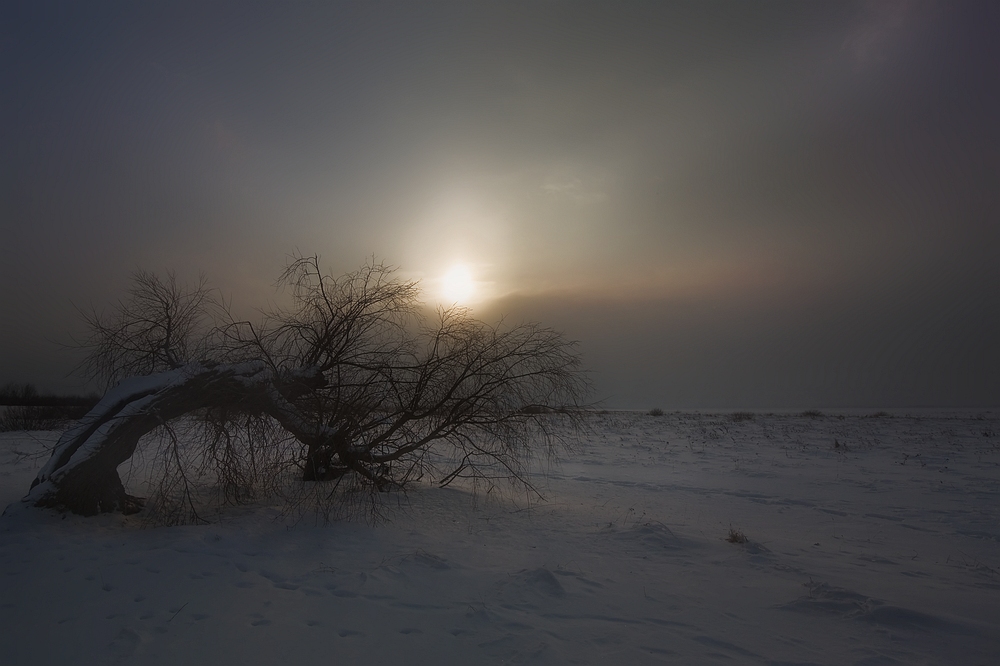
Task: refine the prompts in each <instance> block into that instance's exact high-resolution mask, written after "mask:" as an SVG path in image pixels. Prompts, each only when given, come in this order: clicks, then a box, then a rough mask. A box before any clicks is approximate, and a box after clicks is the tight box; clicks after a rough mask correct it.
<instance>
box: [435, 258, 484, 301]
mask: <svg viewBox="0 0 1000 666" xmlns="http://www.w3.org/2000/svg"><path fill="white" fill-rule="evenodd" d="M475 294H476V281H475V280H474V279H472V273H471V272H470V271H469V269H468V268H467V267H466V266H462V265H457V266H452V267H451V268H450V269H448V272H447V273H445V274H444V275H443V276H442V277H441V299H442V300H443V301H444V302H446V303H458V304H461V303H467V302H469V301H470V300H472V298H473V296H475Z"/></svg>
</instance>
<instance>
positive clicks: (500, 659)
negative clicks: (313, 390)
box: [0, 411, 1000, 665]
mask: <svg viewBox="0 0 1000 666" xmlns="http://www.w3.org/2000/svg"><path fill="white" fill-rule="evenodd" d="M590 425H591V430H590V432H588V433H587V434H585V435H584V436H582V437H581V438H580V439H579V441H578V442H577V443H576V445H575V448H574V450H572V451H570V452H566V453H563V454H562V455H561V458H560V461H558V462H556V463H554V464H553V465H551V466H550V467H549V468H548V470H547V472H546V473H545V474H544V475H540V476H539V477H538V478H537V479H536V480H537V484H538V486H539V489H540V490H541V492H542V494H543V495H544V501H540V500H532V501H530V502H528V501H527V500H526V498H524V497H523V496H518V497H514V498H513V499H510V498H507V499H499V500H494V499H491V498H489V497H484V496H479V497H476V498H473V497H472V496H471V495H470V494H469V493H467V492H465V491H464V490H461V489H453V488H445V489H440V488H436V487H432V486H426V487H420V488H417V489H415V490H414V491H412V492H410V493H409V494H408V496H407V498H406V504H405V505H403V506H400V507H398V508H394V509H393V511H392V520H391V522H388V523H385V524H380V525H376V526H371V525H368V524H366V523H364V522H337V523H332V524H329V525H325V526H323V525H315V524H313V523H312V522H309V521H299V522H298V523H296V524H290V523H289V522H288V520H287V519H284V518H282V517H281V515H280V512H279V510H278V508H276V507H270V506H257V507H253V508H238V509H233V510H231V511H228V512H226V513H225V514H224V515H223V520H222V522H221V523H218V524H212V525H199V526H194V525H192V526H184V527H170V528H150V527H144V526H143V523H142V514H139V515H137V516H131V517H127V518H126V517H123V516H111V515H107V516H99V517H96V518H81V517H78V516H73V515H68V516H64V515H61V514H58V513H54V512H48V511H40V510H34V509H26V508H25V507H24V506H23V505H21V504H20V502H19V501H18V500H19V498H20V497H21V496H22V495H24V494H25V493H26V491H27V489H28V486H29V484H30V482H31V479H32V478H33V477H34V475H35V473H36V472H37V470H38V469H39V468H40V467H41V465H42V464H44V462H45V459H46V458H45V456H44V451H45V449H46V447H51V446H52V445H53V444H54V443H55V441H56V439H57V438H58V433H24V432H18V433H2V434H0V502H2V503H3V504H4V505H6V504H8V503H13V505H12V506H11V507H10V509H9V510H8V511H7V513H6V515H4V517H3V518H2V519H0V581H2V583H0V585H2V587H0V626H2V627H3V631H2V632H0V661H2V662H3V663H5V664H53V663H73V664H84V665H85V664H108V663H128V664H177V663H214V664H274V663H293V664H329V663H357V664H390V663H392V664H403V663H406V664H414V663H416V664H442V663H443V664H474V663H487V664H488V663H497V664H500V663H534V664H566V663H573V664H647V663H648V664H654V663H681V664H712V663H730V664H732V663H746V664H870V665H875V664H993V663H997V661H998V659H1000V415H998V414H997V413H996V412H989V411H986V412H971V411H968V412H956V411H950V412H943V411H942V412H930V411H928V412H920V413H911V414H905V413H902V412H900V413H893V414H891V415H885V414H881V415H877V416H871V415H866V414H863V413H846V412H845V413H840V414H838V413H836V412H828V413H825V414H823V415H821V416H816V415H813V416H803V415H795V414H778V415H765V414H756V415H754V416H753V417H752V418H749V417H746V416H745V415H736V418H734V415H732V414H724V413H720V414H697V413H675V414H666V415H664V416H660V417H653V416H648V415H645V414H637V413H621V412H619V413H608V414H594V415H593V416H591V417H590ZM737 532H738V533H741V534H743V535H745V536H746V538H747V541H746V542H745V543H732V542H730V541H727V537H728V536H729V535H730V534H731V533H737Z"/></svg>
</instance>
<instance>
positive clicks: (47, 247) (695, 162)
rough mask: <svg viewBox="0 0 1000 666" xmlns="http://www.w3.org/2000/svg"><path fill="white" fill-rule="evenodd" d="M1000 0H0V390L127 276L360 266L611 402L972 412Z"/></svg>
mask: <svg viewBox="0 0 1000 666" xmlns="http://www.w3.org/2000/svg"><path fill="white" fill-rule="evenodd" d="M998 7H1000V5H997V4H995V3H991V2H982V3H955V2H950V3H940V4H935V3H926V2H912V3H911V2H860V3H852V2H829V3H818V2H791V3H773V2H745V1H742V0H741V1H739V2H726V3H711V2H702V1H699V2H691V3H668V2H649V3H646V2H644V3H638V2H636V3H629V2H604V3H593V4H591V3H583V2H555V1H553V2H498V3H486V2H456V3H409V2H407V3H403V2H400V3H367V2H366V3H360V2H359V3H333V2H329V3H308V4H307V3H256V4H254V3H247V2H236V3H222V2H208V3H206V2H197V3H190V4H185V3H178V2H170V3H161V4H158V5H154V3H136V2H129V3H120V4H109V3H90V2H88V3H55V4H52V3H39V2H24V3H16V2H5V3H3V4H2V6H0V54H2V66H0V91H2V107H0V109H2V116H0V127H2V133H0V145H2V155H3V159H2V163H0V169H2V195H0V196H2V209H0V215H2V220H0V224H2V234H0V277H2V279H3V284H2V286H0V304H2V309H0V313H2V314H0V383H3V382H6V381H32V382H35V383H37V384H38V385H40V387H42V388H45V389H50V390H72V389H75V388H77V387H80V386H82V384H81V382H80V381H79V380H78V379H76V378H73V377H67V374H68V373H69V372H70V370H71V369H72V368H73V366H74V363H75V362H76V361H77V359H78V356H77V355H75V354H74V353H73V352H70V351H66V350H64V349H61V348H60V347H59V343H64V342H68V341H69V340H70V338H71V336H72V335H73V334H74V332H78V331H79V322H78V316H77V315H76V312H75V310H74V305H77V306H84V307H86V306H89V305H90V304H91V303H92V304H94V305H97V306H100V305H102V304H105V303H109V302H113V300H114V299H115V298H117V297H118V296H119V295H120V294H121V292H122V289H123V285H124V284H125V283H126V282H127V278H128V276H129V274H130V273H131V272H132V271H133V270H134V269H135V268H137V267H143V268H148V269H152V270H163V269H166V268H173V269H176V270H177V271H178V273H179V274H180V275H181V276H182V277H187V278H193V277H195V276H197V274H198V273H199V272H205V273H207V274H208V276H209V278H210V280H211V282H212V284H213V285H215V286H217V287H219V288H221V289H222V290H223V291H224V292H225V293H227V294H231V295H232V296H233V297H234V299H235V300H236V302H237V303H243V304H247V305H258V304H263V303H265V302H266V301H267V300H268V299H273V298H274V297H275V293H274V289H273V287H272V282H273V280H274V278H275V277H276V275H277V273H278V271H279V270H280V268H281V266H282V265H283V263H284V261H285V260H286V258H287V256H288V255H289V254H290V253H292V252H294V251H296V250H298V251H301V252H304V253H309V254H311V253H318V254H320V255H321V256H322V258H323V261H324V263H325V264H326V265H328V266H330V267H331V268H332V269H333V270H334V271H335V272H342V271H347V270H351V269H354V268H357V267H358V266H359V265H360V264H361V263H363V262H364V261H365V259H366V258H367V257H370V256H372V255H375V256H377V257H378V258H379V259H383V260H385V261H387V262H389V263H392V264H395V265H398V266H399V267H400V269H401V271H402V273H403V274H404V275H406V276H408V277H415V278H419V279H421V280H422V282H423V284H424V285H425V287H426V293H427V300H428V301H429V302H434V301H435V300H436V299H438V298H439V295H440V293H441V289H442V287H443V284H442V280H441V279H442V276H443V275H445V274H446V273H447V272H448V271H450V270H452V269H453V268H454V267H455V266H462V267H464V270H465V271H467V273H468V275H470V276H471V279H472V280H473V281H474V285H473V286H474V292H473V296H472V300H470V304H471V305H472V307H473V308H474V312H475V313H476V314H478V315H480V316H482V317H483V318H485V319H487V320H496V319H497V318H498V317H499V316H500V315H504V316H505V317H506V318H507V319H508V320H510V321H520V320H525V319H532V320H539V321H542V322H543V323H546V324H549V325H551V326H553V327H556V328H559V329H561V330H563V331H565V332H566V333H567V335H568V336H569V337H571V338H574V339H577V340H579V341H580V343H581V350H582V352H583V354H584V358H585V362H586V364H587V366H588V367H589V368H590V369H591V372H592V377H593V380H594V382H595V385H596V394H595V398H598V399H604V400H605V404H607V405H608V406H617V407H633V408H650V407H654V406H659V407H662V408H665V409H669V408H675V407H818V406H918V405H933V406H997V405H1000V342H998V340H1000V262H998V254H1000V194H998V193H1000V120H998V119H1000V38H998V37H997V35H1000V9H998Z"/></svg>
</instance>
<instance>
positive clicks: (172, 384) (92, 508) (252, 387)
mask: <svg viewBox="0 0 1000 666" xmlns="http://www.w3.org/2000/svg"><path fill="white" fill-rule="evenodd" d="M303 377H308V373H304V374H303ZM312 381H314V382H315V381H322V379H321V377H317V376H313V377H312ZM276 402H278V403H280V404H279V405H277V406H276V405H275V403H276ZM253 404H257V405H259V409H262V410H263V411H268V412H274V411H276V410H277V411H284V412H288V411H289V410H290V409H292V408H291V406H290V405H289V404H288V403H287V401H285V400H283V399H282V396H281V395H280V393H279V392H278V391H277V389H276V388H275V387H274V385H273V375H272V374H271V373H270V372H269V371H268V368H267V366H266V365H265V364H264V363H262V362H251V363H240V364H232V365H220V364H210V363H193V364H190V365H187V366H185V367H182V368H178V369H176V370H169V371H166V372H161V373H158V374H154V375H149V376H146V377H136V378H132V379H127V380H125V381H123V382H121V383H120V384H118V385H117V386H116V387H115V388H113V389H112V390H111V391H109V392H108V393H107V395H105V396H104V398H103V399H102V400H101V401H100V402H99V403H98V404H97V406H95V407H94V409H92V410H91V411H90V413H88V414H87V415H86V416H85V417H84V418H83V419H82V420H81V421H80V422H79V423H78V424H77V425H76V426H75V427H74V428H72V429H70V430H67V431H66V432H65V433H64V434H63V436H62V437H61V438H60V439H59V442H58V443H57V444H56V447H55V449H54V451H53V453H52V457H51V458H50V459H49V462H48V463H47V464H46V465H45V467H43V468H42V470H41V471H40V472H39V473H38V476H37V477H36V478H35V480H34V481H33V482H32V484H31V490H30V492H29V493H28V495H27V496H26V497H25V498H24V501H25V502H30V503H32V504H34V505H35V506H40V507H55V508H65V509H68V510H70V511H72V512H74V513H78V514H82V515H87V516H90V515H95V514H97V513H103V512H110V511H122V512H123V513H134V512H136V511H138V510H139V509H140V508H141V506H142V501H141V500H140V499H138V498H135V497H132V496H130V495H128V494H127V493H126V492H125V488H124V486H123V485H122V481H121V479H120V478H119V476H118V469H117V468H118V466H119V465H121V464H122V463H123V462H125V461H126V460H128V459H129V458H130V457H131V456H132V454H133V453H134V452H135V449H136V445H137V444H138V442H139V439H140V438H141V437H142V436H143V435H145V434H146V433H148V432H150V431H151V430H153V429H155V428H157V427H158V426H161V425H164V424H166V423H167V422H168V421H170V420H171V419H175V418H177V417H179V416H183V415H184V414H187V413H189V412H191V411H193V410H196V409H200V408H204V407H224V406H229V405H239V406H240V407H241V408H244V409H245V408H247V406H248V405H253Z"/></svg>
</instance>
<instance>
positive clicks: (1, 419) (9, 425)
mask: <svg viewBox="0 0 1000 666" xmlns="http://www.w3.org/2000/svg"><path fill="white" fill-rule="evenodd" d="M87 411H88V408H87V407H82V406H68V407H51V406H42V407H8V408H7V409H5V410H3V414H2V415H0V432H11V431H14V430H61V429H63V428H65V427H66V426H68V425H69V422H70V421H74V420H76V419H79V418H82V417H83V415H84V414H86V413H87Z"/></svg>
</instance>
